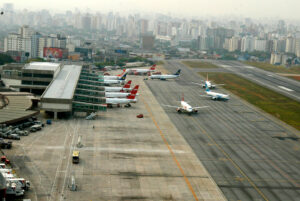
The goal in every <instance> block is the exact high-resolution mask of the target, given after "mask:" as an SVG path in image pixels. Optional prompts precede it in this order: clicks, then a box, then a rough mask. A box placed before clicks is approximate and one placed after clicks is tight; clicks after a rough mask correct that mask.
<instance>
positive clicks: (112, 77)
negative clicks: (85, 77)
mask: <svg viewBox="0 0 300 201" xmlns="http://www.w3.org/2000/svg"><path fill="white" fill-rule="evenodd" d="M124 74H127V72H125V71H123V72H122V73H121V74H119V75H104V76H103V78H104V80H118V79H120V78H121V77H122V76H123V75H124Z"/></svg>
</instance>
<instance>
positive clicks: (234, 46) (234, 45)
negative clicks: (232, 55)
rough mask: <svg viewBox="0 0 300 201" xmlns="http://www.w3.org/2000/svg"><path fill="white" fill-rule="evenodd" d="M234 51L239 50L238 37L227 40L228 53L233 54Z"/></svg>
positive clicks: (239, 42)
mask: <svg viewBox="0 0 300 201" xmlns="http://www.w3.org/2000/svg"><path fill="white" fill-rule="evenodd" d="M236 50H241V39H240V37H237V36H234V37H232V38H230V39H229V47H228V51H229V52H234V51H236Z"/></svg>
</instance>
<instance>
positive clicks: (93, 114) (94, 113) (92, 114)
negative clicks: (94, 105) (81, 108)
mask: <svg viewBox="0 0 300 201" xmlns="http://www.w3.org/2000/svg"><path fill="white" fill-rule="evenodd" d="M96 116H97V114H96V112H92V113H91V114H90V115H89V116H87V117H86V118H85V119H86V120H93V119H95V117H96Z"/></svg>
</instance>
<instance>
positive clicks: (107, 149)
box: [80, 147, 186, 154]
mask: <svg viewBox="0 0 300 201" xmlns="http://www.w3.org/2000/svg"><path fill="white" fill-rule="evenodd" d="M80 150H82V151H83V150H84V151H103V152H127V153H141V152H142V153H169V151H168V150H162V149H156V150H153V149H126V148H125V149H121V148H102V147H83V148H80ZM173 152H174V153H178V154H183V153H186V152H185V151H181V150H173Z"/></svg>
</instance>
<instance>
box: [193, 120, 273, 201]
mask: <svg viewBox="0 0 300 201" xmlns="http://www.w3.org/2000/svg"><path fill="white" fill-rule="evenodd" d="M192 119H193V120H194V121H195V122H196V125H197V126H198V127H199V128H200V130H201V131H202V133H204V134H205V135H206V136H207V137H208V138H209V140H210V141H211V142H212V143H214V144H216V146H217V147H218V149H219V150H220V151H221V152H222V153H223V154H224V155H225V156H226V158H227V159H228V160H229V161H230V162H231V163H232V164H233V166H234V167H235V168H236V169H237V170H238V171H239V172H240V173H241V174H242V175H243V177H244V178H245V179H246V180H247V181H248V182H249V183H250V185H251V186H252V187H253V188H254V189H255V190H256V191H257V192H258V193H259V194H260V196H261V197H262V198H263V199H264V200H265V201H268V199H267V197H266V196H265V195H264V194H263V192H262V191H261V190H260V189H259V188H258V187H257V186H256V185H255V184H254V182H253V181H252V180H251V179H250V178H249V177H248V176H247V175H246V173H244V171H243V170H242V169H241V168H240V167H239V166H238V164H236V163H235V162H234V161H233V160H232V159H231V158H230V156H229V155H228V154H227V153H226V152H225V150H224V149H223V148H222V147H221V146H220V145H219V144H218V143H217V142H216V141H215V140H214V139H213V138H212V137H211V136H210V135H209V134H208V133H207V132H206V131H205V130H204V129H203V128H202V127H201V126H200V125H199V124H198V122H197V121H196V120H195V118H192Z"/></svg>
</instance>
